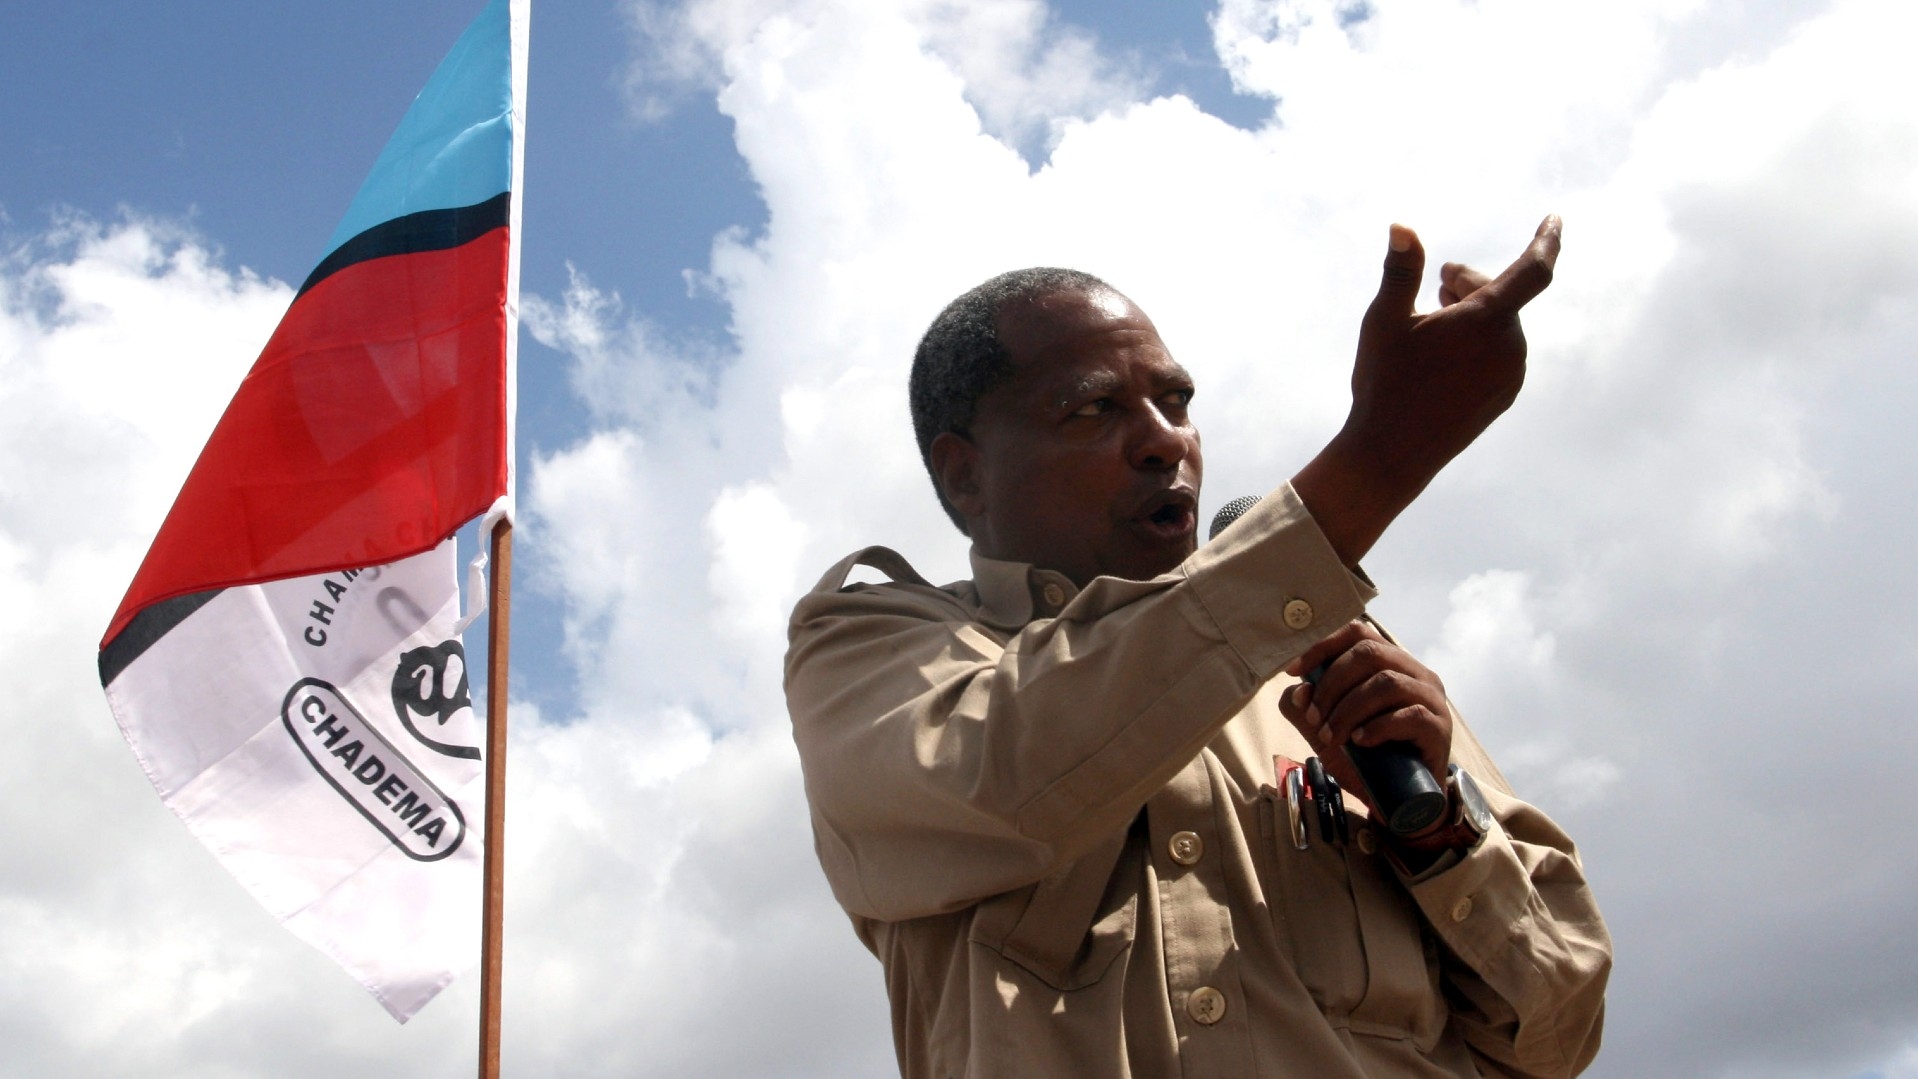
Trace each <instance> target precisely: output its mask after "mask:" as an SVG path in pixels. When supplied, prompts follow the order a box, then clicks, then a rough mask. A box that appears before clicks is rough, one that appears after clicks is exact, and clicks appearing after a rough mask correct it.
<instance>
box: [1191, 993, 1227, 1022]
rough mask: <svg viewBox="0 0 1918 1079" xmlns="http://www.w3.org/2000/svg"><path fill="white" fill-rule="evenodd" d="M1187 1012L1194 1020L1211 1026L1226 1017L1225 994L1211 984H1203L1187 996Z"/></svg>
mask: <svg viewBox="0 0 1918 1079" xmlns="http://www.w3.org/2000/svg"><path fill="white" fill-rule="evenodd" d="M1185 1013H1186V1014H1187V1015H1189V1016H1191V1017H1192V1019H1193V1021H1194V1022H1197V1023H1201V1024H1203V1025H1205V1026H1208V1027H1209V1026H1211V1025H1212V1024H1214V1023H1216V1022H1218V1021H1219V1020H1221V1019H1224V1018H1225V994H1224V993H1221V992H1219V991H1218V990H1217V989H1214V988H1212V987H1211V986H1209V985H1202V986H1200V987H1199V988H1197V989H1194V990H1193V991H1192V995H1191V996H1189V997H1187V998H1185Z"/></svg>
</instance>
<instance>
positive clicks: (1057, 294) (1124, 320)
mask: <svg viewBox="0 0 1918 1079" xmlns="http://www.w3.org/2000/svg"><path fill="white" fill-rule="evenodd" d="M998 334H999V340H1000V342H1001V343H1002V344H1004V345H1005V347H1006V351H1007V352H1008V353H1009V354H1010V358H1011V360H1012V362H1013V365H1014V367H1015V368H1016V369H1018V370H1017V373H1016V374H1015V377H1021V376H1023V377H1032V376H1039V377H1044V375H1045V374H1046V373H1048V372H1049V371H1057V370H1058V369H1059V368H1060V367H1070V366H1073V365H1072V364H1071V363H1070V362H1069V361H1071V360H1074V359H1081V360H1082V359H1086V358H1088V356H1089V355H1100V354H1106V353H1114V354H1116V353H1118V352H1120V351H1124V352H1128V353H1132V354H1134V355H1137V354H1140V353H1145V354H1147V355H1148V357H1149V358H1150V359H1152V360H1154V361H1156V362H1155V363H1154V366H1165V367H1167V368H1168V369H1169V370H1171V371H1174V372H1176V373H1177V374H1178V375H1180V376H1183V375H1184V374H1185V372H1184V370H1183V369H1182V368H1180V367H1179V365H1178V364H1177V363H1176V362H1175V361H1174V360H1173V359H1172V357H1171V353H1170V351H1169V350H1168V349H1167V348H1166V347H1165V343H1164V342H1163V341H1161V340H1160V339H1159V331H1158V328H1157V327H1155V326H1153V324H1152V320H1151V319H1150V318H1148V317H1147V316H1146V313H1145V312H1144V311H1141V310H1140V309H1139V308H1138V306H1137V305H1136V304H1134V303H1133V302H1132V301H1131V300H1129V299H1127V298H1126V297H1125V296H1124V295H1123V294H1122V293H1120V292H1118V291H1116V290H1114V289H1111V288H1109V287H1108V288H1094V289H1058V290H1054V291H1051V292H1046V293H1043V294H1041V295H1038V296H1034V297H1029V298H1026V299H1024V300H1016V301H1014V302H1012V303H1010V304H1008V305H1006V307H1005V308H1003V309H1001V311H1000V312H999V324H998ZM1061 374H1063V372H1061Z"/></svg>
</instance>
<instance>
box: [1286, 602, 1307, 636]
mask: <svg viewBox="0 0 1918 1079" xmlns="http://www.w3.org/2000/svg"><path fill="white" fill-rule="evenodd" d="M1285 624H1286V626H1287V627H1289V628H1291V629H1304V628H1305V627H1307V626H1309V625H1311V624H1312V605H1311V604H1310V603H1307V602H1305V601H1304V600H1302V599H1295V600H1290V601H1288V602H1287V603H1286V605H1285Z"/></svg>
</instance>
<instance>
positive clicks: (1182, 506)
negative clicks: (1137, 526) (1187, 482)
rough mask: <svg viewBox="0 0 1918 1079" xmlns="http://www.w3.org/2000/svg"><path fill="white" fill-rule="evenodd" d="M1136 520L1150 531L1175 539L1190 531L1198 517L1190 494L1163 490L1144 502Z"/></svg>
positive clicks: (1196, 508)
mask: <svg viewBox="0 0 1918 1079" xmlns="http://www.w3.org/2000/svg"><path fill="white" fill-rule="evenodd" d="M1144 510H1145V512H1144V513H1142V514H1141V515H1140V516H1139V518H1138V520H1139V521H1140V522H1142V523H1143V524H1145V525H1146V526H1147V527H1148V528H1149V529H1150V530H1151V531H1153V532H1155V533H1157V534H1159V535H1161V536H1164V537H1166V538H1172V539H1176V538H1179V537H1181V536H1184V535H1186V534H1187V533H1189V532H1191V531H1192V529H1193V528H1194V527H1195V524H1194V522H1195V521H1196V520H1197V519H1198V518H1197V514H1198V507H1197V506H1196V505H1195V504H1194V502H1193V500H1192V496H1191V494H1189V493H1188V492H1185V491H1182V490H1173V491H1165V492H1163V493H1161V494H1158V495H1155V496H1153V498H1152V500H1151V501H1149V502H1148V503H1146V505H1145V507H1144Z"/></svg>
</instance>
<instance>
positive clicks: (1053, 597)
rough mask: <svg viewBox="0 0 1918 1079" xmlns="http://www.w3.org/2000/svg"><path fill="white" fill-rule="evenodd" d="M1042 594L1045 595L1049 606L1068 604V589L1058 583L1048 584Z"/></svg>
mask: <svg viewBox="0 0 1918 1079" xmlns="http://www.w3.org/2000/svg"><path fill="white" fill-rule="evenodd" d="M1041 594H1042V595H1044V596H1045V600H1046V606H1048V607H1063V606H1065V604H1066V590H1065V589H1063V588H1060V587H1059V586H1058V585H1056V584H1048V585H1046V587H1045V591H1044V592H1042V593H1041Z"/></svg>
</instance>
